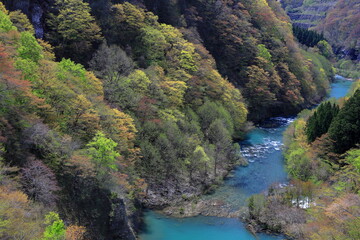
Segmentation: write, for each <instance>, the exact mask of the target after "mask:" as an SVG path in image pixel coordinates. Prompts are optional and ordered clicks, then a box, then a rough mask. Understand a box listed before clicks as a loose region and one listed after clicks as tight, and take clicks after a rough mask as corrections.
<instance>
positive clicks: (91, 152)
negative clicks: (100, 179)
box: [86, 131, 120, 175]
mask: <svg viewBox="0 0 360 240" xmlns="http://www.w3.org/2000/svg"><path fill="white" fill-rule="evenodd" d="M117 145H118V144H117V143H116V142H114V141H113V140H112V139H109V138H106V137H105V134H104V133H102V132H100V131H99V132H97V133H96V135H95V137H94V138H93V139H92V141H90V142H89V143H88V144H87V145H86V147H87V155H88V156H89V157H91V160H92V161H93V163H94V165H95V169H96V171H97V172H98V173H99V174H100V175H103V174H105V173H106V172H107V171H108V170H117V165H116V161H117V158H118V157H120V154H119V153H118V152H117V151H116V150H115V148H116V147H117Z"/></svg>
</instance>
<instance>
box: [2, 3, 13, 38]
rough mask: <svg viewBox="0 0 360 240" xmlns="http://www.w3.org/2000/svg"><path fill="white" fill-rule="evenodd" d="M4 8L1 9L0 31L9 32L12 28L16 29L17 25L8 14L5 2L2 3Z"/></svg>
mask: <svg viewBox="0 0 360 240" xmlns="http://www.w3.org/2000/svg"><path fill="white" fill-rule="evenodd" d="M1 6H2V8H3V9H0V32H9V31H11V30H16V27H15V26H14V25H13V23H12V22H11V20H10V17H9V15H8V14H7V12H6V11H4V10H6V9H5V8H4V5H3V3H1Z"/></svg>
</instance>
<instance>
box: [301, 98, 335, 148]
mask: <svg viewBox="0 0 360 240" xmlns="http://www.w3.org/2000/svg"><path fill="white" fill-rule="evenodd" d="M338 112H339V107H338V106H337V105H336V104H331V103H330V102H326V103H322V104H320V106H319V107H318V108H317V109H316V110H315V112H314V114H313V115H312V116H311V117H309V119H308V121H307V123H306V130H305V132H306V136H307V139H308V141H309V142H313V141H314V140H315V139H316V138H318V137H321V135H323V134H325V133H327V131H328V129H329V127H330V124H331V122H332V120H333V119H334V118H335V117H336V115H337V114H338Z"/></svg>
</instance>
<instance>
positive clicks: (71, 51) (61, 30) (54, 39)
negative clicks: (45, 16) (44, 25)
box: [47, 0, 102, 63]
mask: <svg viewBox="0 0 360 240" xmlns="http://www.w3.org/2000/svg"><path fill="white" fill-rule="evenodd" d="M55 10H56V11H57V13H56V14H51V15H50V18H49V20H48V26H49V28H50V29H51V31H50V32H49V33H48V34H47V39H48V40H49V41H50V43H52V44H53V45H54V46H55V50H56V52H57V56H58V57H59V58H63V57H64V58H70V57H71V58H72V59H73V60H75V61H80V62H82V63H85V62H87V61H88V60H89V56H91V50H92V49H93V44H96V43H99V42H100V41H101V40H102V36H101V29H100V27H99V26H98V25H97V24H96V22H95V18H94V17H93V16H91V14H90V10H91V9H90V7H89V4H88V3H85V2H83V1H82V0H65V1H63V0H57V1H56V2H55Z"/></svg>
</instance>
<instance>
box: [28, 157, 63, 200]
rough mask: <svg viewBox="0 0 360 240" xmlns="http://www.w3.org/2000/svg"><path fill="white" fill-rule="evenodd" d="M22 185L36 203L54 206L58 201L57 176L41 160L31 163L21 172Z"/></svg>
mask: <svg viewBox="0 0 360 240" xmlns="http://www.w3.org/2000/svg"><path fill="white" fill-rule="evenodd" d="M21 183H22V185H23V188H24V191H25V193H26V194H27V195H28V196H29V197H30V199H33V200H35V201H38V202H41V203H43V204H45V205H49V206H53V205H54V204H55V201H56V199H57V197H56V195H55V194H56V193H55V192H56V191H58V190H60V188H59V187H58V185H57V181H56V178H55V174H54V173H53V172H52V171H51V170H50V169H49V168H48V167H47V166H45V165H44V164H43V163H42V162H41V161H39V160H32V161H30V162H29V163H28V164H27V165H26V166H25V167H24V168H23V169H22V170H21Z"/></svg>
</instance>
